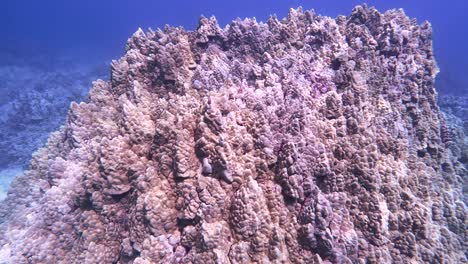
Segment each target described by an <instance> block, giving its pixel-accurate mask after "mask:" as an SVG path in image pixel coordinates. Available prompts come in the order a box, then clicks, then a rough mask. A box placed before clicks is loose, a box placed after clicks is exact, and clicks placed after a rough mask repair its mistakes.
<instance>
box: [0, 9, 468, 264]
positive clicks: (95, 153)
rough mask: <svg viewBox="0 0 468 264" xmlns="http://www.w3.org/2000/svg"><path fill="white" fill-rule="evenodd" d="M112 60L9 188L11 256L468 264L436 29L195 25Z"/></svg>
mask: <svg viewBox="0 0 468 264" xmlns="http://www.w3.org/2000/svg"><path fill="white" fill-rule="evenodd" d="M111 68H112V73H111V80H110V81H109V82H104V81H97V82H95V83H94V87H93V89H92V90H91V92H90V95H89V101H88V102H87V103H80V104H72V106H71V108H70V110H69V114H68V119H67V123H66V125H65V126H64V127H63V128H62V129H61V130H60V131H58V132H56V133H54V134H53V135H52V136H51V137H50V139H49V143H48V145H47V147H46V148H44V149H42V150H40V151H39V152H37V153H36V154H35V156H34V158H33V160H32V162H31V166H30V170H29V171H28V172H27V173H26V175H25V176H24V177H20V178H18V179H17V180H16V181H15V182H14V183H13V187H12V189H11V191H10V192H9V196H8V198H7V200H6V201H5V202H4V203H3V204H2V205H1V211H0V221H1V224H0V257H1V259H2V260H5V262H7V263H139V264H149V263H203V264H208V263H330V262H331V263H417V262H428V263H466V262H467V258H466V256H465V252H467V250H468V247H467V242H468V241H467V228H466V226H467V221H468V220H467V219H468V218H467V207H466V205H465V203H464V201H463V193H462V186H463V181H464V179H463V177H464V176H465V175H466V170H465V167H464V164H463V163H462V162H461V161H460V160H461V157H462V156H463V155H464V154H463V152H464V151H466V149H465V150H463V149H461V148H460V147H459V145H457V144H454V141H453V139H452V138H451V137H450V131H449V130H450V129H449V128H447V126H446V125H444V122H442V121H443V119H442V115H441V114H440V111H439V108H438V106H437V103H436V97H437V95H436V92H435V89H434V77H435V75H436V73H437V67H436V64H435V61H434V58H433V54H432V40H431V27H430V25H429V24H428V23H423V24H421V25H418V24H417V22H416V21H415V20H411V19H409V18H407V17H406V16H405V14H404V13H403V11H401V10H392V11H388V12H386V13H385V14H381V13H379V12H378V11H377V10H375V9H373V8H368V7H366V6H358V7H356V8H355V9H354V10H353V12H352V14H351V15H350V16H348V17H345V16H339V17H337V18H336V19H332V18H328V17H321V16H317V15H315V14H314V13H313V12H311V11H305V12H303V11H302V10H300V9H298V10H291V11H290V13H289V15H288V17H287V18H285V19H283V20H281V21H279V20H278V19H276V18H275V17H272V18H270V19H269V20H268V21H267V22H266V23H257V22H256V21H255V20H253V19H246V20H242V21H241V20H237V21H234V22H232V23H231V24H229V25H228V26H226V27H225V28H224V29H221V28H220V27H219V26H218V24H217V22H216V20H215V19H214V18H211V19H207V18H202V19H201V20H200V24H199V27H198V29H197V30H196V31H193V32H187V31H185V30H183V29H182V28H173V27H166V28H165V29H164V30H157V31H149V32H146V33H144V32H143V31H141V30H139V31H138V32H136V33H135V34H134V35H133V36H132V37H131V38H130V39H129V41H128V45H127V50H126V54H125V56H123V57H122V58H121V59H119V60H118V61H114V62H113V63H112V67H111Z"/></svg>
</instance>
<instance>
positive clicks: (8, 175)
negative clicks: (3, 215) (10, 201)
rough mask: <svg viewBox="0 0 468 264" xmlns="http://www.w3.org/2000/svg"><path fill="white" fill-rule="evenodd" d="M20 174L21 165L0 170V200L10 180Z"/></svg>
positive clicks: (5, 193)
mask: <svg viewBox="0 0 468 264" xmlns="http://www.w3.org/2000/svg"><path fill="white" fill-rule="evenodd" d="M21 174H23V168H21V167H16V168H5V169H2V170H0V201H2V200H4V199H5V197H6V195H7V192H8V187H9V186H10V183H11V181H12V180H13V179H14V178H15V177H16V176H20V175H21Z"/></svg>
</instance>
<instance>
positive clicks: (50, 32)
mask: <svg viewBox="0 0 468 264" xmlns="http://www.w3.org/2000/svg"><path fill="white" fill-rule="evenodd" d="M361 3H364V1H356V0H307V1H302V0H275V1H273V0H249V1H246V0H239V1H214V0H201V1H189V0H182V1H157V0H137V1H129V0H127V1H124V0H98V1H96V0H67V1H64V0H42V1H34V0H3V1H2V4H1V7H0V24H1V26H0V35H1V36H2V37H1V41H0V50H1V49H2V50H5V49H8V50H9V51H11V52H17V53H19V54H28V53H31V52H43V53H47V54H50V56H57V54H61V53H67V54H69V55H70V54H71V55H72V56H76V57H78V58H85V59H87V60H92V59H107V60H108V59H111V58H117V57H119V56H120V55H121V54H122V52H123V47H124V45H125V41H126V39H127V38H128V37H129V36H130V35H131V34H132V33H133V32H134V31H136V30H137V29H138V27H141V28H142V29H147V28H149V27H151V28H153V29H155V28H158V27H163V26H164V25H165V24H170V25H174V26H183V27H184V28H186V29H194V28H195V27H196V25H197V22H198V18H199V16H200V15H202V14H203V15H205V16H211V15H215V16H216V17H217V19H218V21H219V22H220V24H221V25H222V26H224V25H225V24H226V23H229V22H230V21H231V20H233V19H235V18H237V17H240V18H244V17H256V18H257V19H258V20H262V21H265V20H266V19H267V18H268V16H269V15H270V14H277V15H278V17H280V18H281V17H283V16H285V15H286V14H287V12H288V9H289V8H291V7H298V6H302V7H303V8H304V9H315V10H316V12H317V13H319V14H322V15H327V16H331V17H335V16H337V15H339V14H344V15H347V14H349V13H350V12H351V9H352V8H353V6H355V5H357V4H361ZM366 3H368V5H371V6H375V7H377V8H378V9H379V10H380V11H384V10H387V9H391V8H403V9H404V10H405V12H406V13H407V15H409V16H411V17H415V18H417V19H418V21H419V22H422V21H424V20H429V21H430V22H431V23H432V25H433V29H434V47H435V54H436V56H437V61H438V63H439V65H440V68H441V77H443V78H444V79H446V80H445V81H447V80H449V81H450V86H451V87H445V86H447V85H448V84H444V87H440V89H451V90H452V91H462V90H464V91H465V92H466V88H464V87H467V86H468V85H467V83H468V81H467V80H466V79H467V78H466V77H465V75H466V73H467V69H468V52H466V46H467V43H468V20H467V19H466V18H465V17H464V16H465V15H466V12H468V1H466V0H447V1H435V0H394V1H388V0H374V1H366ZM0 60H1V58H0Z"/></svg>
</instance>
